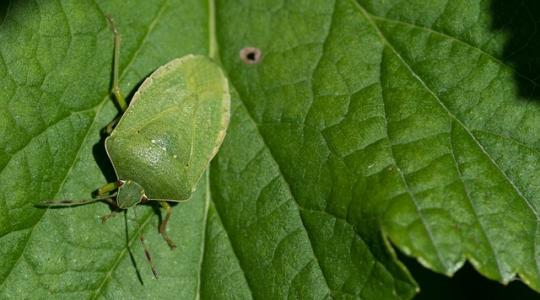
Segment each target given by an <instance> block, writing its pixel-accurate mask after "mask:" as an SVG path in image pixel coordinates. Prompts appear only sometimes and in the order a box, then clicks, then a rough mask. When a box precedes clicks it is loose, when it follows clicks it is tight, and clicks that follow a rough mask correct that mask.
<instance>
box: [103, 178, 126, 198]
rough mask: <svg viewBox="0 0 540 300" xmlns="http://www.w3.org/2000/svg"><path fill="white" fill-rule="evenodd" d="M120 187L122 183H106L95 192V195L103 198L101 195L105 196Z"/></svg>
mask: <svg viewBox="0 0 540 300" xmlns="http://www.w3.org/2000/svg"><path fill="white" fill-rule="evenodd" d="M121 185H122V182H121V181H114V182H109V183H107V184H106V185H104V186H102V187H100V188H99V189H98V190H97V194H98V196H103V195H106V194H108V193H110V192H112V191H114V190H116V189H117V188H119V187H120V186H121Z"/></svg>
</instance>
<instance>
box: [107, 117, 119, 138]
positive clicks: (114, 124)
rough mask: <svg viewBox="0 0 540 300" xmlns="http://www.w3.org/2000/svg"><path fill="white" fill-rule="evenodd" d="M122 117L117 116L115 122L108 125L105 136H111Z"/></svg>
mask: <svg viewBox="0 0 540 300" xmlns="http://www.w3.org/2000/svg"><path fill="white" fill-rule="evenodd" d="M120 117H121V116H117V117H116V118H114V120H112V121H111V123H109V124H107V127H105V134H107V135H110V134H111V132H112V131H113V129H114V127H115V126H116V124H118V121H120Z"/></svg>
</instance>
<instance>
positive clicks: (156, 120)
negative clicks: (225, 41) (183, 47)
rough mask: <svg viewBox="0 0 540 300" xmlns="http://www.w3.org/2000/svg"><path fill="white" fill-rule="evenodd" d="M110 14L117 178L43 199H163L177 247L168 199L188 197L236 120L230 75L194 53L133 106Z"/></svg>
mask: <svg viewBox="0 0 540 300" xmlns="http://www.w3.org/2000/svg"><path fill="white" fill-rule="evenodd" d="M110 22H111V25H112V27H113V31H114V33H115V39H114V41H115V46H114V49H115V50H114V70H113V88H112V93H113V94H114V95H115V98H116V100H117V101H118V104H119V106H120V108H121V109H122V111H123V114H122V115H121V118H120V119H119V120H118V122H116V121H113V122H112V123H111V124H110V125H109V126H108V127H107V128H108V131H109V132H110V135H109V136H108V137H107V138H106V140H105V147H106V150H107V154H108V156H109V158H110V160H111V162H112V165H113V167H114V170H115V173H116V175H117V177H118V181H116V182H112V183H109V184H107V185H105V186H103V187H102V188H101V189H99V190H98V196H97V197H96V198H93V199H89V200H81V201H71V200H64V201H60V202H58V201H49V202H45V203H44V205H45V206H71V205H81V204H87V203H91V202H96V201H107V202H108V203H109V204H111V205H113V206H115V207H117V208H119V209H128V208H131V207H135V206H136V205H137V204H139V203H142V202H146V201H159V202H160V204H161V205H162V206H163V207H164V208H165V209H166V210H167V214H166V216H165V218H164V219H163V221H162V223H161V225H160V230H159V231H160V233H161V234H162V235H163V237H164V238H165V240H166V241H167V243H168V244H169V246H171V248H174V247H175V245H174V243H173V242H172V241H171V240H170V239H169V237H168V236H167V234H166V230H165V229H166V224H167V222H168V220H169V217H170V215H171V212H172V210H171V207H170V205H169V204H168V203H167V202H180V201H184V200H188V199H189V198H190V197H191V194H192V192H193V191H194V190H195V187H196V185H197V183H198V181H199V179H200V178H201V176H202V175H203V173H204V172H205V170H206V169H207V168H208V165H209V163H210V161H211V160H212V158H213V157H214V156H215V154H216V153H217V151H218V149H219V147H220V145H221V143H222V141H223V139H224V137H225V132H226V129H227V126H228V124H229V117H230V101H231V97H230V91H229V83H228V80H227V77H226V76H225V74H224V72H223V71H222V70H221V68H220V67H219V66H218V65H217V64H216V63H214V62H213V61H212V60H211V59H210V58H208V57H206V56H201V55H187V56H184V57H182V58H179V59H174V60H172V61H170V62H169V63H167V64H165V65H163V66H161V67H160V68H158V69H157V70H156V71H155V72H154V73H152V75H150V76H149V77H148V78H147V79H146V80H145V81H144V82H143V84H142V85H141V86H140V88H139V89H138V90H137V92H136V93H135V95H134V96H133V98H132V100H131V102H130V104H129V106H127V104H126V102H125V98H124V97H123V96H122V94H121V92H120V89H119V86H118V60H119V47H120V35H119V34H118V32H117V31H116V28H115V26H114V22H113V21H112V19H110ZM114 124H116V127H114V129H113V126H114ZM113 199H114V200H113ZM106 218H108V216H106V217H105V218H104V220H105V219H106ZM142 240H143V238H142V237H141V241H142ZM145 248H146V247H145ZM154 271H155V270H154Z"/></svg>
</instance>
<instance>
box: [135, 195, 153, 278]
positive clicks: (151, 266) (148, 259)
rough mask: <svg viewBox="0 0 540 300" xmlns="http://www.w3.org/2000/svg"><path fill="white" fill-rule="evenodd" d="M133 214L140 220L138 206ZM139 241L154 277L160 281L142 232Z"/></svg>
mask: <svg viewBox="0 0 540 300" xmlns="http://www.w3.org/2000/svg"><path fill="white" fill-rule="evenodd" d="M133 213H134V214H135V219H138V218H137V209H136V206H134V207H133ZM139 240H140V241H141V244H142V246H143V248H144V255H145V256H146V260H147V261H148V264H150V269H152V273H153V274H154V277H155V278H156V279H158V273H157V270H156V267H155V266H154V263H153V262H152V256H150V251H148V247H147V246H146V243H145V242H144V235H143V234H142V232H141V235H140V236H139Z"/></svg>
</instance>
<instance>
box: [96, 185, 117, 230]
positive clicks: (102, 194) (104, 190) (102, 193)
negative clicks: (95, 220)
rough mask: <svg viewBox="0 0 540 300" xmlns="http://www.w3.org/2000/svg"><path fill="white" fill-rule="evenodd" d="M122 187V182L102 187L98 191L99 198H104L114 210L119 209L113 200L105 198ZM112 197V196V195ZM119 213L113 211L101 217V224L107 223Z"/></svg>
mask: <svg viewBox="0 0 540 300" xmlns="http://www.w3.org/2000/svg"><path fill="white" fill-rule="evenodd" d="M120 185H121V182H120V181H115V182H109V183H107V184H106V185H104V186H102V187H101V188H99V189H98V191H97V195H98V197H101V198H104V201H105V202H107V203H108V204H109V205H111V206H112V207H113V208H118V205H117V204H116V202H115V201H113V200H112V199H111V198H105V197H106V196H107V195H108V194H109V193H110V192H112V191H114V190H116V189H118V187H119V186H120ZM111 196H112V195H111ZM117 213H118V212H117V211H114V210H113V211H111V212H110V213H109V214H106V215H104V216H102V217H101V223H105V222H107V220H109V219H110V218H112V217H114V216H115V215H116V214H117Z"/></svg>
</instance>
